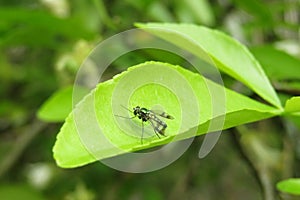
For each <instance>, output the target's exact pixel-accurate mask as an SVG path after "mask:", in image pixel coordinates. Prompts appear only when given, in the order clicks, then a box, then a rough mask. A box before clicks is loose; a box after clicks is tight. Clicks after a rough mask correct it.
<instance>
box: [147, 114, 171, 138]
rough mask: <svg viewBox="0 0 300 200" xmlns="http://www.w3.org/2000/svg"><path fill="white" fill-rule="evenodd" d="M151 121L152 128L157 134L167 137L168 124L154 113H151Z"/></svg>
mask: <svg viewBox="0 0 300 200" xmlns="http://www.w3.org/2000/svg"><path fill="white" fill-rule="evenodd" d="M148 117H149V119H148V121H149V122H150V124H151V126H152V128H153V129H154V131H155V133H159V134H161V135H165V129H166V128H167V124H166V123H165V122H163V121H162V120H160V119H159V118H158V117H157V116H156V115H155V114H154V113H152V112H150V113H149V116H148Z"/></svg>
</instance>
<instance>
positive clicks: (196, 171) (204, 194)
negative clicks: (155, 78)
mask: <svg viewBox="0 0 300 200" xmlns="http://www.w3.org/2000/svg"><path fill="white" fill-rule="evenodd" d="M0 5H1V8H0V16H1V22H0V51H1V54H0V78H1V84H0V95H1V102H0V130H1V135H0V137H1V139H0V177H1V181H0V183H1V184H0V199H20V198H26V197H27V198H31V199H133V198H138V199H166V198H169V199H174V198H177V199H201V198H203V199H219V198H220V196H222V199H242V198H243V199H247V198H248V199H262V198H264V199H276V198H277V195H278V194H277V193H276V192H275V190H276V189H277V190H278V191H279V192H280V194H279V195H280V196H281V197H282V198H283V199H291V198H293V197H295V198H297V196H289V195H288V194H293V195H298V191H299V189H298V188H299V187H298V185H299V184H298V182H297V181H298V179H295V178H296V177H299V172H298V171H299V170H297V169H299V166H300V165H299V158H300V156H299V155H300V153H299V152H300V151H299V144H300V143H299V141H300V137H299V128H300V120H299V110H300V109H299V95H300V92H299V91H300V76H299V74H300V73H299V72H300V71H299V66H300V60H299V57H300V53H299V52H300V50H299V45H298V44H299V34H298V29H299V19H298V18H297V16H299V3H298V2H297V1H258V0H255V1H252V0H245V1H239V0H233V1H224V2H222V4H221V3H220V2H219V1H207V0H201V1H198V0H187V1H180V0H175V1H158V0H147V1H142V0H139V1H135V0H124V1H96V0H94V1H89V2H88V1H79V0H75V1H72V2H71V1H66V0H60V1H45V0H40V1H32V0H22V1H1V2H0ZM136 22H139V23H138V24H135V23H136ZM148 22H159V23H148ZM167 22H168V23H167ZM171 22H172V23H171ZM186 23H189V24H194V25H186ZM134 25H136V26H138V27H140V28H142V29H143V30H144V31H147V32H149V33H151V34H153V35H156V36H158V37H160V38H162V39H164V40H166V41H168V42H170V43H173V44H175V45H177V46H178V48H179V49H184V50H185V51H188V52H190V53H192V54H193V55H195V56H196V57H198V58H200V59H202V60H204V61H206V62H208V63H209V64H212V63H213V64H214V65H215V66H216V67H217V68H218V69H220V71H222V79H223V81H224V86H220V85H217V84H216V83H214V80H213V78H212V80H210V78H211V77H207V76H206V75H207V74H209V71H205V73H202V74H198V73H195V72H196V70H195V69H193V68H192V66H191V65H190V64H189V63H187V62H186V61H185V59H182V58H180V56H178V55H174V54H172V53H169V52H164V51H158V50H153V49H148V50H143V51H133V52H131V53H130V54H128V55H124V56H122V57H120V58H119V59H117V60H116V61H115V62H113V63H112V64H111V66H110V67H109V70H106V71H105V73H104V76H103V80H101V83H100V84H99V85H98V86H97V88H95V89H94V90H92V91H89V90H87V89H86V88H75V89H76V91H79V93H78V96H77V97H76V98H78V99H75V104H76V103H77V102H78V101H79V100H80V99H81V98H82V97H83V96H85V97H84V99H83V100H82V101H81V102H80V103H79V104H77V106H76V108H75V109H74V108H73V107H72V90H74V88H73V83H74V82H75V79H76V73H77V70H78V69H79V68H80V65H81V63H82V62H83V60H84V59H85V58H86V57H87V55H88V53H89V52H90V50H91V49H92V48H93V47H94V46H96V45H97V44H98V43H99V42H101V41H103V40H105V39H107V38H109V37H110V36H112V35H115V34H117V33H120V32H122V31H124V30H128V29H131V28H134ZM208 27H209V28H208ZM160 28H164V29H167V30H173V32H169V33H167V32H164V31H161V29H160ZM174 30H176V31H177V32H174ZM233 38H235V39H237V40H239V42H237V41H236V40H234V39H233ZM189 39H192V40H189ZM191 41H192V42H191ZM117 48H122V45H120V46H118V47H117ZM248 49H249V50H250V51H249V50H248ZM250 52H251V53H250ZM151 60H152V61H156V62H148V61H151ZM130 66H133V67H130ZM149 66H151V67H159V68H160V71H157V73H162V74H163V73H164V72H163V69H166V70H173V71H174V72H176V73H177V74H179V75H180V76H184V77H186V79H187V80H188V82H189V84H190V85H191V88H192V90H193V91H197V92H195V96H196V102H197V104H198V105H199V108H200V112H199V113H200V118H199V120H195V121H193V122H191V123H190V124H189V123H187V124H186V127H185V129H186V130H187V129H189V128H191V127H197V129H198V131H197V135H199V136H198V137H196V139H195V142H194V143H193V144H192V145H191V147H190V148H189V150H188V151H187V152H186V153H185V154H184V155H183V156H182V157H181V158H180V159H178V160H177V161H176V162H174V163H173V164H172V165H170V166H169V167H167V168H165V169H161V170H159V171H156V172H152V173H148V174H128V173H124V172H118V171H115V170H113V169H110V168H109V167H107V166H104V165H99V164H89V165H86V164H87V163H91V162H94V161H95V160H97V159H98V158H104V157H110V156H112V155H116V154H119V153H123V152H116V151H114V150H115V149H113V151H111V152H105V153H103V152H101V151H99V152H98V154H95V155H96V156H95V155H89V154H88V153H89V152H88V151H87V150H86V149H85V148H84V147H83V146H82V145H81V142H80V141H79V140H78V137H77V136H78V135H76V134H75V133H76V131H75V130H73V128H74V122H73V119H74V117H73V114H74V113H75V112H77V114H80V116H82V117H84V116H86V117H90V112H89V110H85V109H86V108H88V106H89V105H90V104H89V102H90V100H91V97H93V96H94V97H96V99H95V100H96V102H97V101H98V100H99V99H100V98H105V99H109V98H111V93H110V92H111V90H112V89H113V88H114V87H116V86H117V85H118V84H119V83H120V82H121V81H122V79H126V77H127V78H128V77H129V75H130V74H131V73H132V72H134V71H135V70H145V69H147V67H149ZM179 66H180V67H179ZM246 66H247V67H246ZM245 68H247V69H248V70H249V71H245V70H244V69H245ZM92 73H94V72H93V71H92ZM94 74H96V73H94ZM116 74H118V75H117V76H115V75H116ZM169 78H170V79H169V81H171V80H172V79H171V78H172V76H170V77H169ZM140 79H143V77H139V78H137V79H136V80H140ZM204 83H205V84H204ZM207 85H208V86H210V87H212V88H214V89H215V90H216V91H221V90H222V91H225V94H226V95H227V98H226V99H227V101H226V104H224V105H225V106H226V109H227V110H226V112H225V114H226V116H227V117H226V120H225V126H224V129H226V130H225V131H224V132H225V133H226V134H222V136H221V137H220V140H219V143H218V144H217V145H216V146H215V148H214V150H213V151H212V152H211V153H210V154H209V156H207V157H206V158H205V159H202V160H199V159H198V158H197V156H196V155H197V152H198V151H199V149H198V147H199V143H201V142H202V140H203V137H202V136H201V135H202V134H205V133H207V130H208V128H207V127H208V126H207V123H208V122H209V121H211V120H214V119H215V118H216V116H213V115H211V113H210V112H209V111H210V108H211V105H210V101H209V99H210V98H209V97H210V96H209V95H208V91H207V88H206V86H207ZM204 86H205V87H204ZM224 88H226V89H225V90H224ZM147 91H151V92H153V91H157V92H158V93H159V94H161V95H160V98H152V97H151V95H149V94H147ZM198 91H201V93H198ZM164 94H165V95H164ZM124 95H126V93H124ZM149 97H151V98H149ZM73 100H74V99H73ZM158 101H159V102H160V103H161V104H162V105H164V106H165V108H166V111H167V112H168V113H170V114H172V115H174V117H175V119H177V118H180V116H181V115H180V114H181V112H183V111H182V110H181V108H180V106H179V104H178V101H177V99H176V98H175V97H174V96H172V95H171V94H170V93H168V91H166V90H165V89H164V88H160V87H158V86H157V85H155V84H153V85H148V86H147V87H142V88H140V89H139V90H138V91H137V93H136V94H135V95H133V96H131V98H130V101H129V102H128V106H129V108H131V107H134V106H135V105H136V104H139V105H142V103H144V105H145V106H146V107H151V106H152V105H153V104H156V103H157V102H158ZM124 104H125V105H124V106H127V104H126V103H124ZM221 104H222V103H221ZM96 105H97V107H96V108H97V109H96V113H95V114H96V116H97V121H96V124H100V126H101V128H104V132H103V133H104V134H105V135H108V134H109V139H110V140H111V141H113V142H114V143H115V144H117V145H121V146H122V148H123V150H125V151H136V150H146V149H148V148H150V147H155V146H157V145H161V144H166V143H169V142H170V140H171V139H172V137H174V135H176V134H177V133H178V135H179V136H180V137H178V138H177V139H178V140H182V139H186V138H190V137H191V136H190V135H188V134H186V131H183V130H181V131H177V130H178V129H179V128H178V126H179V124H178V121H176V120H172V121H171V120H170V121H166V122H167V124H168V128H167V129H166V135H167V137H161V139H159V138H157V137H156V136H155V135H154V136H153V137H150V138H145V139H144V142H143V144H141V143H140V134H141V129H140V122H139V120H136V119H134V120H133V123H134V124H136V125H137V127H138V128H137V129H134V130H133V131H132V133H134V134H136V135H135V136H128V135H126V134H124V132H123V131H121V130H120V129H119V127H116V125H115V123H114V120H118V121H119V120H120V119H118V118H116V117H115V116H114V114H115V115H116V114H119V113H120V114H125V116H128V115H130V112H127V110H125V109H123V108H122V107H121V106H120V109H119V110H116V111H114V112H113V111H112V108H111V107H110V106H109V105H102V104H101V105H99V104H96ZM203 105H204V106H203ZM185 107H186V109H187V110H192V109H194V107H193V106H192V105H186V106H185ZM71 111H72V112H71ZM70 112H71V114H70ZM199 113H198V112H195V113H192V114H194V115H195V116H196V115H197V114H199ZM192 114H191V116H194V115H192ZM274 116H275V117H274ZM195 118H196V117H195ZM197 119H198V118H197ZM39 120H41V121H43V122H41V121H39ZM64 120H65V122H64ZM105 120H106V121H105ZM120 121H122V120H120ZM49 122H56V123H49ZM62 122H64V124H62ZM103 122H105V123H104V124H103ZM127 122H128V121H126V120H125V119H124V120H123V124H127ZM87 128H89V127H87ZM90 128H92V127H90ZM146 129H148V127H146ZM222 129H223V128H222ZM112 130H113V131H112ZM150 131H151V129H150ZM58 132H59V134H58V136H57V133H58ZM110 133H112V134H110ZM117 135H118V136H120V137H117ZM56 136H57V139H56ZM93 139H95V138H94V137H91V140H93ZM127 141H128V142H127ZM93 142H96V144H99V145H102V143H101V141H96V140H95V141H93ZM97 142H98V143H97ZM54 144H55V147H54V156H55V160H53V155H52V147H53V145H54ZM99 147H101V146H97V148H99ZM96 150H99V149H96ZM99 155H101V156H103V157H101V156H99ZM98 156H99V157H98ZM55 161H56V162H57V164H58V165H59V166H61V167H76V166H81V165H86V166H85V167H82V168H76V169H68V170H62V169H60V168H59V167H58V166H57V165H56V164H55ZM293 177H294V179H288V178H293ZM284 179H287V180H285V181H284ZM66 180H67V181H66ZM279 181H282V182H279ZM175 183H176V184H175ZM12 191H13V192H12ZM215 191H218V192H217V193H216V192H215Z"/></svg>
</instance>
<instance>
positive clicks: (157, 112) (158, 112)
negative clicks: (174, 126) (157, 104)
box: [149, 110, 174, 119]
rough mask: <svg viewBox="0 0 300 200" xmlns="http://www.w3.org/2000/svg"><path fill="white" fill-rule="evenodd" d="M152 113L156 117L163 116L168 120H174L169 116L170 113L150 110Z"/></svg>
mask: <svg viewBox="0 0 300 200" xmlns="http://www.w3.org/2000/svg"><path fill="white" fill-rule="evenodd" d="M149 112H150V113H152V114H154V115H158V116H161V117H163V118H166V119H174V117H173V116H171V115H169V114H168V113H166V112H164V111H159V110H149Z"/></svg>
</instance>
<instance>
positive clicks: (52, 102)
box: [37, 87, 87, 122]
mask: <svg viewBox="0 0 300 200" xmlns="http://www.w3.org/2000/svg"><path fill="white" fill-rule="evenodd" d="M78 91H79V92H78V93H77V94H78V95H79V96H78V97H77V99H81V98H82V97H83V96H84V95H85V94H86V93H87V90H84V89H82V88H80V89H78ZM72 92H73V87H66V88H62V89H60V90H58V91H56V92H55V93H54V94H53V95H52V96H51V97H49V99H47V100H46V101H45V102H44V104H43V105H42V106H41V108H40V109H39V110H38V113H37V117H38V118H39V119H41V120H43V121H46V122H63V121H64V120H65V119H66V117H67V116H68V115H69V113H70V112H71V111H72Z"/></svg>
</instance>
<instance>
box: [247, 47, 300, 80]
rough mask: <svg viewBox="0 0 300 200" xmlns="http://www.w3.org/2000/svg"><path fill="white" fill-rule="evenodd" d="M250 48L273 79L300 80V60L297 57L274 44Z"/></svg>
mask: <svg viewBox="0 0 300 200" xmlns="http://www.w3.org/2000/svg"><path fill="white" fill-rule="evenodd" d="M250 50H251V52H252V53H253V54H254V56H255V57H256V58H257V59H258V61H259V62H260V63H261V64H262V66H263V68H264V70H265V72H266V74H267V75H268V76H269V77H270V78H271V79H275V80H292V79H298V80H299V81H300V68H299V66H300V60H299V59H297V58H296V57H293V56H291V55H289V54H287V53H285V52H284V51H281V50H278V49H276V48H274V47H272V46H259V47H252V48H250Z"/></svg>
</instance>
